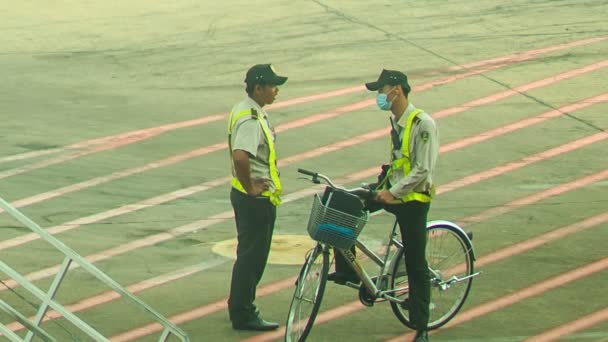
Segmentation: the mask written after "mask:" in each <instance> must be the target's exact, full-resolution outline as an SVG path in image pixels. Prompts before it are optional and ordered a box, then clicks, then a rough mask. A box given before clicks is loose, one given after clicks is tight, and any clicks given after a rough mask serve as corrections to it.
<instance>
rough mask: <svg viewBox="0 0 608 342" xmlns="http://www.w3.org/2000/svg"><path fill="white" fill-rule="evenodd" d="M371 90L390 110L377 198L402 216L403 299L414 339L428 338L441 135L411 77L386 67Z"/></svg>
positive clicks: (371, 85) (377, 102)
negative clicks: (430, 247) (429, 245)
mask: <svg viewBox="0 0 608 342" xmlns="http://www.w3.org/2000/svg"><path fill="white" fill-rule="evenodd" d="M365 86H366V87H367V89H368V90H371V91H378V94H377V96H376V104H377V105H378V107H379V108H380V109H381V110H384V111H391V113H392V116H391V118H390V122H391V127H392V130H391V146H392V148H391V164H390V168H389V169H388V172H387V175H386V177H384V179H383V180H382V181H381V182H380V184H378V186H377V188H376V190H377V195H376V201H378V202H380V203H382V204H384V209H385V210H386V211H388V212H390V213H393V214H394V215H395V216H396V217H397V222H398V223H399V228H400V231H401V238H402V241H403V246H404V248H405V265H406V270H407V276H408V282H409V298H408V300H407V301H405V302H404V303H403V306H404V308H407V309H408V310H409V313H410V321H411V323H412V324H413V325H414V326H415V327H416V330H417V333H416V339H415V341H428V334H427V324H428V320H429V305H430V297H431V290H430V274H429V269H428V264H427V261H426V242H427V231H426V223H427V215H428V212H429V208H430V204H431V197H432V196H433V194H434V193H435V186H434V184H433V174H434V171H435V165H436V162H437V155H438V152H439V134H438V132H437V126H436V125H435V121H434V120H433V118H432V117H431V116H430V115H429V114H427V113H425V112H424V111H422V110H420V109H417V108H416V107H414V105H413V104H412V103H411V102H410V101H409V93H410V90H411V88H410V85H409V84H408V81H407V76H406V75H405V74H404V73H402V72H400V71H395V70H382V73H380V77H378V80H377V81H375V82H369V83H366V84H365Z"/></svg>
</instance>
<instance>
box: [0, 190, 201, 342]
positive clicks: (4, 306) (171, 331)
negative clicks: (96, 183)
mask: <svg viewBox="0 0 608 342" xmlns="http://www.w3.org/2000/svg"><path fill="white" fill-rule="evenodd" d="M0 207H2V208H3V209H4V210H5V211H6V212H7V213H9V214H10V215H11V216H13V217H14V218H15V219H16V220H18V221H19V222H21V223H22V224H23V225H25V226H26V227H27V228H29V229H30V230H32V231H33V232H34V233H36V234H38V235H40V237H41V238H42V239H44V240H45V241H47V242H48V243H50V244H51V245H53V246H54V247H55V248H56V249H57V250H58V251H60V252H62V253H63V254H64V255H65V259H64V260H63V263H62V264H61V267H60V268H59V271H58V272H57V274H56V275H55V278H54V280H53V282H52V284H51V286H50V288H49V290H48V291H47V292H44V291H43V290H41V289H39V288H38V287H37V286H36V285H34V284H32V283H31V282H30V281H29V280H27V279H26V278H25V277H23V276H22V275H21V274H19V273H18V272H17V271H15V270H14V269H12V268H11V267H10V266H8V265H7V264H5V263H4V262H2V260H0V271H2V272H4V273H5V274H6V275H8V276H9V277H10V278H12V279H13V280H14V281H15V282H17V283H18V284H19V285H21V286H22V287H23V288H24V289H26V290H27V291H29V292H30V293H31V294H32V295H34V296H35V297H36V298H38V300H40V301H41V304H40V307H39V308H38V312H37V314H36V316H35V317H34V319H33V320H30V319H28V318H27V317H25V316H24V315H22V314H21V313H19V312H18V311H17V310H16V309H14V308H13V307H11V306H10V305H9V304H8V303H6V302H5V301H3V300H0V310H2V311H4V312H5V313H7V314H8V315H9V316H11V317H13V318H14V319H15V320H17V321H18V322H19V323H21V324H22V325H23V326H24V327H25V328H26V329H28V330H29V331H28V333H27V335H26V336H25V338H21V337H20V336H18V335H17V334H15V333H14V332H13V331H11V330H10V329H8V328H7V327H6V326H5V325H3V324H2V323H0V334H2V335H4V337H7V338H8V339H9V340H10V341H27V342H29V341H31V340H32V338H33V337H34V335H35V336H37V337H38V338H40V339H42V340H44V341H55V338H53V337H52V336H51V335H50V334H48V333H47V332H46V331H44V330H43V329H42V328H41V327H40V324H41V323H42V320H43V318H44V315H45V314H46V312H47V310H48V309H49V308H52V309H53V310H55V311H57V312H58V313H59V314H61V315H62V316H63V317H64V318H65V319H66V320H68V321H69V322H71V323H72V324H74V326H76V327H77V328H79V329H80V330H81V331H83V332H84V333H86V334H87V335H88V336H90V337H91V338H93V339H94V340H95V341H109V340H108V339H107V338H106V337H104V336H103V335H102V334H101V333H99V332H98V331H97V330H95V329H94V328H93V327H91V326H90V325H89V324H87V323H86V322H84V321H83V320H81V319H80V318H79V317H78V316H76V315H74V314H73V313H72V312H70V311H69V310H67V309H66V308H65V307H64V306H63V305H61V304H60V303H58V302H57V301H55V299H54V298H55V294H56V293H57V290H58V289H59V287H60V285H61V282H62V281H63V278H64V277H65V275H66V273H67V272H68V270H69V268H70V265H71V264H72V262H75V263H77V264H78V265H79V266H80V267H81V268H82V269H84V270H86V271H87V272H89V273H90V274H92V275H93V276H95V277H96V278H97V279H98V280H99V281H101V282H102V283H104V284H105V285H107V286H109V287H110V288H111V289H112V290H114V291H116V292H117V293H119V294H120V295H121V296H122V297H123V298H125V299H127V300H128V301H130V302H131V303H133V304H135V305H136V306H138V307H139V308H141V309H142V310H143V311H145V312H146V313H147V314H149V315H150V316H152V317H153V318H154V320H156V321H157V322H158V323H159V324H161V325H162V326H163V327H164V329H163V331H162V333H161V335H160V337H159V339H158V341H163V342H164V341H167V339H168V338H169V337H171V336H175V337H177V338H178V339H179V340H181V341H183V342H189V341H190V339H189V337H188V335H187V334H186V333H185V332H184V331H183V330H182V329H180V328H179V327H177V326H176V325H175V324H173V323H172V322H170V321H169V320H168V319H167V318H165V317H164V316H162V315H161V314H160V313H158V312H156V310H154V309H152V308H151V307H150V306H149V305H147V304H146V303H144V302H143V301H142V300H141V299H139V298H137V297H136V296H135V295H133V294H132V293H130V292H129V291H128V290H127V289H125V288H124V287H122V286H121V285H120V284H119V283H117V282H116V281H115V280H114V279H112V278H110V277H109V276H108V275H107V274H105V273H103V272H102V271H101V270H99V269H98V268H97V267H95V266H94V265H93V264H91V263H90V262H89V261H87V260H86V259H85V258H83V257H82V256H81V255H79V254H78V253H76V252H75V251H74V250H73V249H71V248H70V247H68V246H66V245H65V244H64V243H63V242H61V241H60V240H59V239H57V238H56V237H54V236H53V235H51V234H49V233H48V232H47V231H46V230H44V229H42V228H41V227H40V226H39V225H38V224H36V223H35V222H34V221H32V220H31V219H30V218H28V217H27V216H25V215H24V214H23V213H21V212H20V211H19V210H17V209H16V208H14V207H13V206H11V205H10V204H9V203H8V202H6V201H5V200H4V199H2V198H0Z"/></svg>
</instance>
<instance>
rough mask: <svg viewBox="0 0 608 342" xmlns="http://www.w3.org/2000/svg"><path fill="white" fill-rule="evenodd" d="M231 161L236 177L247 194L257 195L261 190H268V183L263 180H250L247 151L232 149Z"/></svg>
mask: <svg viewBox="0 0 608 342" xmlns="http://www.w3.org/2000/svg"><path fill="white" fill-rule="evenodd" d="M232 161H233V163H234V172H235V173H236V178H237V179H238V180H239V182H240V183H241V185H243V188H245V191H247V194H248V195H249V196H259V195H260V194H261V193H262V192H264V191H266V190H268V184H267V183H266V182H265V181H264V180H254V181H252V179H251V167H250V164H249V153H248V152H246V151H244V150H234V151H232Z"/></svg>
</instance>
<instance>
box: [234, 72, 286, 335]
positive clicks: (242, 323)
mask: <svg viewBox="0 0 608 342" xmlns="http://www.w3.org/2000/svg"><path fill="white" fill-rule="evenodd" d="M286 81H287V77H283V76H278V75H277V74H276V72H275V70H274V68H273V67H272V65H270V64H258V65H254V66H253V67H251V68H250V69H249V71H247V75H246V77H245V84H246V89H245V90H246V92H247V97H246V98H245V99H244V100H243V101H241V102H240V103H239V104H237V105H236V106H234V108H233V109H232V111H231V112H230V119H229V123H228V144H229V146H230V157H231V158H230V159H231V163H232V175H233V177H232V181H231V185H232V190H231V192H230V202H231V203H232V207H233V209H234V218H235V221H236V229H237V240H238V245H237V250H236V261H235V263H234V268H233V270H232V281H231V284H230V296H229V299H228V312H229V315H230V320H231V321H232V327H233V328H234V329H236V330H257V331H262V330H274V329H277V328H278V327H279V325H278V324H277V323H271V322H267V321H265V320H263V319H262V318H261V317H260V314H259V311H258V310H257V308H256V306H255V304H254V301H255V293H256V287H257V285H258V283H259V282H260V279H261V278H262V274H263V273H264V269H265V267H266V262H267V260H268V254H269V252H270V243H271V241H272V233H273V230H274V223H275V219H276V207H277V206H278V205H279V204H280V203H281V198H280V195H281V191H282V188H281V181H280V179H279V172H278V170H277V164H276V152H275V148H274V145H275V134H274V129H273V128H272V125H271V124H270V121H269V120H268V113H266V111H265V110H264V109H263V107H264V106H265V105H268V104H271V103H273V102H274V100H275V98H276V96H277V94H278V92H279V88H278V86H280V85H283V84H284V83H285V82H286Z"/></svg>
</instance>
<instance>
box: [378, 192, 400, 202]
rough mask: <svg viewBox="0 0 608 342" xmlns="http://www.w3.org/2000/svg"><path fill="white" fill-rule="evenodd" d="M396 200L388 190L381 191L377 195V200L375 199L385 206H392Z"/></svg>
mask: <svg viewBox="0 0 608 342" xmlns="http://www.w3.org/2000/svg"><path fill="white" fill-rule="evenodd" d="M396 199H397V198H396V197H395V196H393V194H391V192H390V191H388V190H381V191H379V192H378V193H376V198H374V200H375V201H377V202H380V203H383V204H390V203H392V202H393V201H395V200H396Z"/></svg>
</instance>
